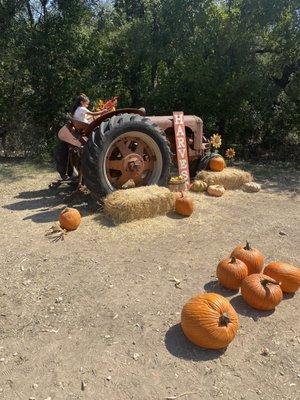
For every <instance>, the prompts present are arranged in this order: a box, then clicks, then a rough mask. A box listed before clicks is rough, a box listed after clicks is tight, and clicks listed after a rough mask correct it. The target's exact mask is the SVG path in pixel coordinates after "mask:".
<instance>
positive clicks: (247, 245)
mask: <svg viewBox="0 0 300 400" xmlns="http://www.w3.org/2000/svg"><path fill="white" fill-rule="evenodd" d="M244 250H252V249H251V246H250V244H249V242H248V241H246V246H245V247H244Z"/></svg>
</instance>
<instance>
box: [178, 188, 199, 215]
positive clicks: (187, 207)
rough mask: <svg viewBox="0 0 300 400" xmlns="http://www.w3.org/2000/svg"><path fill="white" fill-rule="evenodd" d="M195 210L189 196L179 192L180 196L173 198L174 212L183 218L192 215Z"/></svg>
mask: <svg viewBox="0 0 300 400" xmlns="http://www.w3.org/2000/svg"><path fill="white" fill-rule="evenodd" d="M194 209H195V205H194V200H193V198H192V197H191V196H188V195H186V194H184V193H183V192H181V196H178V197H177V196H176V198H175V211H176V212H177V213H178V214H180V215H183V216H184V217H189V216H190V215H192V214H193V212H194Z"/></svg>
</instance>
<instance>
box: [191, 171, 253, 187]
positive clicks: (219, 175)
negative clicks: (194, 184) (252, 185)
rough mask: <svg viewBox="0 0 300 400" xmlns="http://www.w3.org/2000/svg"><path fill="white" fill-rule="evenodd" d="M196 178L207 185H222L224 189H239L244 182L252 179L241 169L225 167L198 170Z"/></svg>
mask: <svg viewBox="0 0 300 400" xmlns="http://www.w3.org/2000/svg"><path fill="white" fill-rule="evenodd" d="M196 179H199V180H201V181H204V182H206V183H207V185H208V186H210V185H222V186H224V188H225V189H226V190H228V189H229V190H234V189H239V188H240V187H242V186H243V185H244V184H245V183H247V182H251V181H252V180H253V177H252V175H251V174H250V173H249V172H247V171H243V170H241V169H237V168H231V167H227V168H225V169H224V170H223V171H220V172H214V171H204V170H203V171H199V172H198V173H197V177H196Z"/></svg>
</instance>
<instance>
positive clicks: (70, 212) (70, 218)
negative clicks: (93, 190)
mask: <svg viewBox="0 0 300 400" xmlns="http://www.w3.org/2000/svg"><path fill="white" fill-rule="evenodd" d="M80 222H81V215H80V213H79V211H78V210H76V208H68V207H66V208H65V209H64V210H63V211H62V212H61V213H60V216H59V223H60V226H61V228H63V229H66V230H67V231H74V230H75V229H77V228H78V226H79V225H80Z"/></svg>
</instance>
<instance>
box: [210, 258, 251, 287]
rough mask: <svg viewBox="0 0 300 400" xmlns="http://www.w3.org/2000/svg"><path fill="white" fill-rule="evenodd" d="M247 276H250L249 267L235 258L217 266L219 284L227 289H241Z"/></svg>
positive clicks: (221, 262)
mask: <svg viewBox="0 0 300 400" xmlns="http://www.w3.org/2000/svg"><path fill="white" fill-rule="evenodd" d="M246 276H248V268H247V265H246V264H245V263H244V262H243V261H241V260H238V259H237V258H235V257H230V258H225V259H224V260H221V261H220V262H219V264H218V266H217V277H218V280H219V283H220V284H221V285H222V286H224V287H226V288H227V289H232V290H237V289H239V288H240V287H241V284H242V281H243V279H245V278H246Z"/></svg>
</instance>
